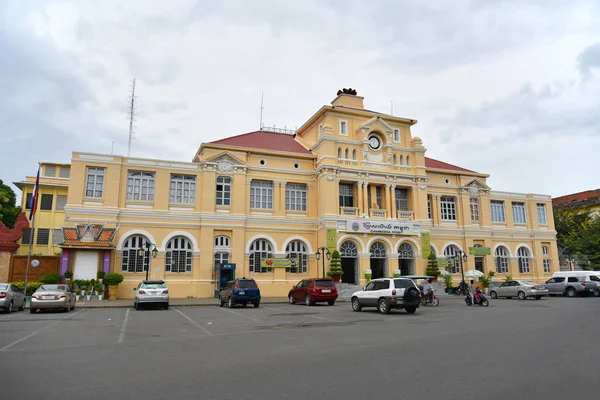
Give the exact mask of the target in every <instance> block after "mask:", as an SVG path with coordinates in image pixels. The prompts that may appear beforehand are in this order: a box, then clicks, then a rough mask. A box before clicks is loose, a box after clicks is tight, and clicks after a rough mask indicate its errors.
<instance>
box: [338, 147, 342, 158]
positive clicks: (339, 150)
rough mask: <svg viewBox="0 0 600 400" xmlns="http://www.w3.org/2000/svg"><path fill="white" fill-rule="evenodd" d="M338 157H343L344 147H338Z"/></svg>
mask: <svg viewBox="0 0 600 400" xmlns="http://www.w3.org/2000/svg"><path fill="white" fill-rule="evenodd" d="M338 158H342V148H341V147H338Z"/></svg>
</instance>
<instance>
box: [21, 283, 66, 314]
mask: <svg viewBox="0 0 600 400" xmlns="http://www.w3.org/2000/svg"><path fill="white" fill-rule="evenodd" d="M49 309H62V310H64V311H65V312H69V311H70V310H74V309H75V294H74V293H73V292H72V291H71V288H69V286H67V285H42V286H40V287H39V288H38V289H37V290H36V291H35V292H34V293H33V294H32V295H31V305H30V307H29V312H31V313H32V314H35V312H36V311H37V310H49Z"/></svg>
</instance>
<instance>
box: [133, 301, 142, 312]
mask: <svg viewBox="0 0 600 400" xmlns="http://www.w3.org/2000/svg"><path fill="white" fill-rule="evenodd" d="M133 308H135V309H136V310H139V309H140V303H138V302H137V301H136V302H135V303H133Z"/></svg>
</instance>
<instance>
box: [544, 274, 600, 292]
mask: <svg viewBox="0 0 600 400" xmlns="http://www.w3.org/2000/svg"><path fill="white" fill-rule="evenodd" d="M573 276H575V277H582V278H583V280H584V281H585V282H587V281H591V282H594V283H595V284H596V290H594V291H593V295H594V296H595V297H600V271H558V272H555V273H554V275H552V277H553V278H556V277H573Z"/></svg>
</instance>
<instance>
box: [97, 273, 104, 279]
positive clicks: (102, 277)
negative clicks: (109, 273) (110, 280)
mask: <svg viewBox="0 0 600 400" xmlns="http://www.w3.org/2000/svg"><path fill="white" fill-rule="evenodd" d="M105 276H106V272H104V271H98V273H97V274H96V278H98V279H104V277H105Z"/></svg>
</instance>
